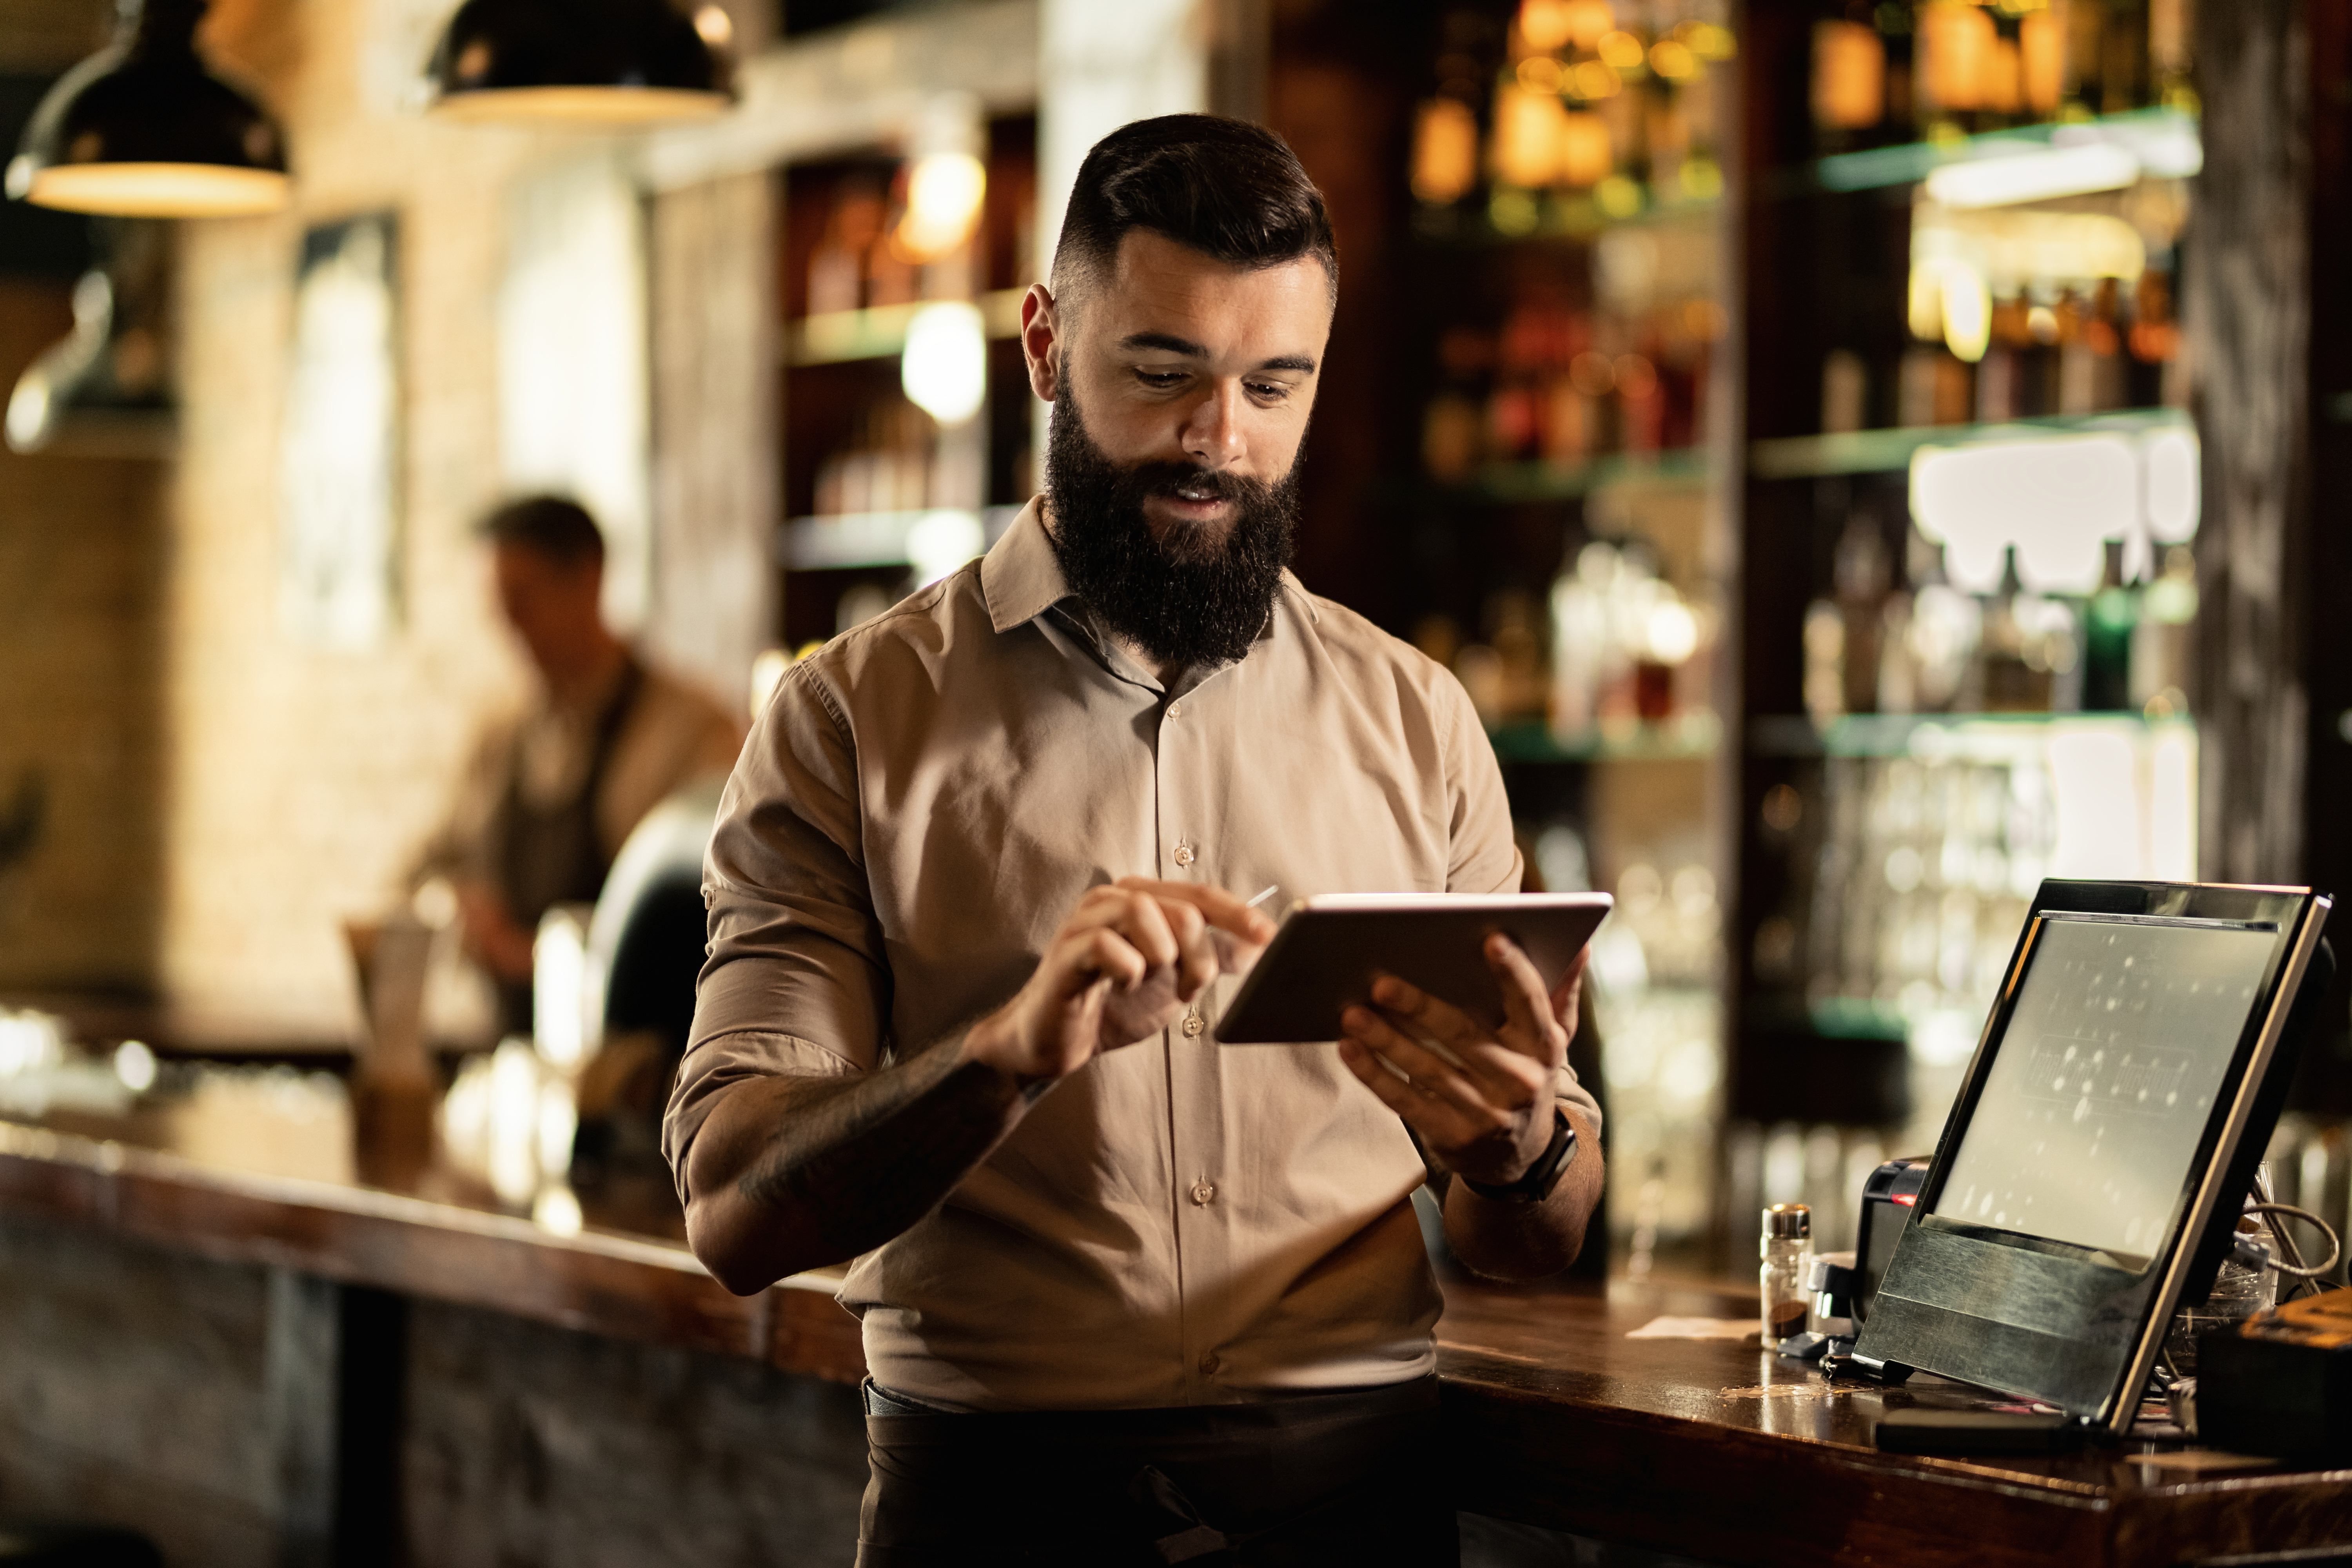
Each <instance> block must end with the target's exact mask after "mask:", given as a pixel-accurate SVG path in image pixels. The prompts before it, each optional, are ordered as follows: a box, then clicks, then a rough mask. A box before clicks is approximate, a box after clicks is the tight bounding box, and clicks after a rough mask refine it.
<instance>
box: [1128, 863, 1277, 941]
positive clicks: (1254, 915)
mask: <svg viewBox="0 0 2352 1568" xmlns="http://www.w3.org/2000/svg"><path fill="white" fill-rule="evenodd" d="M1118 886H1119V887H1122V888H1129V889H1134V890H1135V891H1137V892H1142V893H1150V895H1151V896H1152V897H1154V898H1157V899H1167V900H1171V901H1173V902H1177V903H1185V904H1190V905H1192V907H1193V908H1194V909H1196V910H1200V911H1201V917H1202V919H1203V920H1205V921H1208V922H1209V923H1210V924H1211V925H1213V926H1215V927H1217V928H1219V929H1220V930H1222V931H1231V932H1232V933H1233V934H1234V935H1235V936H1237V937H1240V938H1241V939H1242V940H1243V941H1244V942H1271V941H1273V940H1274V932H1275V924H1274V921H1272V920H1270V919H1268V918H1267V917H1266V916H1265V913H1263V912H1262V911H1260V910H1254V909H1252V908H1250V907H1249V905H1248V904H1247V903H1246V902H1245V901H1244V900H1241V899H1238V898H1235V897H1234V895H1233V894H1231V893H1228V892H1226V891H1225V890H1224V889H1223V888H1208V887H1202V886H1200V885H1199V884H1197V883H1192V882H1169V881H1162V880H1161V879H1159V878H1156V877H1121V878H1120V879H1118Z"/></svg>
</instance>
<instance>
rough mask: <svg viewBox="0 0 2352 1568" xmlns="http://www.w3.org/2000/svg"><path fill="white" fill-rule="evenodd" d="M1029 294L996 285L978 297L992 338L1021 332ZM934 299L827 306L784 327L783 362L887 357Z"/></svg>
mask: <svg viewBox="0 0 2352 1568" xmlns="http://www.w3.org/2000/svg"><path fill="white" fill-rule="evenodd" d="M1028 293H1029V290H1027V289H992V290H991V291H990V292H988V293H985V294H982V296H981V297H980V298H979V299H978V300H975V301H973V303H975V304H977V305H978V306H979V307H980V314H981V319H982V321H983V322H985V323H986V329H987V332H988V335H989V336H990V337H992V338H1017V337H1019V336H1020V335H1021V301H1022V300H1024V299H1025V298H1027V296H1028ZM934 302H935V301H932V300H917V301H914V302H913V303H910V304H905V305H876V306H873V307H871V308H870V309H867V310H827V311H824V312H822V313H821V314H818V315H813V316H803V317H801V318H800V319H799V320H798V321H789V322H787V323H785V326H784V363H786V364H787V365H790V366H792V367H793V368H794V369H798V368H800V367H802V366H804V365H814V364H845V363H851V362H853V361H856V360H873V359H888V358H890V357H891V356H892V355H894V354H897V353H901V352H902V351H904V350H905V348H906V346H907V324H908V322H909V321H913V320H914V319H915V312H916V311H918V310H921V309H922V308H923V307H924V306H925V305H928V304H931V303H934Z"/></svg>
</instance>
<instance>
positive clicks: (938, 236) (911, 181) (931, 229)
mask: <svg viewBox="0 0 2352 1568" xmlns="http://www.w3.org/2000/svg"><path fill="white" fill-rule="evenodd" d="M987 194H988V170H987V169H986V168H985V167H983V166H982V163H981V161H980V160H979V159H977V158H975V157H973V156H972V155H971V153H926V154H925V155H924V156H922V157H920V158H918V159H916V160H915V161H914V163H913V164H912V165H911V166H910V167H909V168H908V171H907V216H905V218H903V219H902V220H900V222H899V225H898V235H897V240H898V248H899V249H900V250H901V251H903V252H904V253H905V254H906V255H907V257H908V259H910V260H914V261H936V260H938V259H939V258H940V257H943V256H947V255H950V254H951V253H953V252H954V251H956V250H957V249H959V248H961V247H962V245H963V243H964V241H966V240H968V239H970V238H971V232H972V230H973V228H974V227H976V226H978V225H979V223H980V205H981V202H982V198H983V197H985V196H986V195H987Z"/></svg>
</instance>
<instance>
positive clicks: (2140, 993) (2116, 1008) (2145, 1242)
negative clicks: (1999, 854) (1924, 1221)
mask: <svg viewBox="0 0 2352 1568" xmlns="http://www.w3.org/2000/svg"><path fill="white" fill-rule="evenodd" d="M2277 944H2278V937H2277V933H2276V932H2274V931H2268V930H2261V929H2249V928H2247V927H2244V926H2240V925H2234V924H2227V923H2222V922H2219V921H2165V922H2157V921H2102V920H2084V919H2077V918H2068V917H2065V916H2052V917H2049V918H2048V919H2046V920H2045V921H2044V922H2043V924H2042V931H2041V934H2040V936H2039V938H2038V939H2037V940H2036V942H2035V945H2034V950H2033V952H2032V957H2031V959H2030V961H2029V963H2028V967H2027V969H2026V973H2025V975H2024V978H2023V980H2022V981H2021V983H2020V985H2019V989H2018V994H2017V1004H2016V1006H2015V1008H2014V1009H2013V1010H2012V1011H2011V1015H2010V1017H2009V1023H2008V1026H2007V1028H2006V1029H2005V1030H2004V1031H2003V1032H2002V1035H2001V1037H2000V1040H1999V1041H1998V1042H1997V1044H1996V1049H1997V1052H1998V1054H1997V1055H1996V1057H1995V1058H1994V1059H1993V1062H1992V1066H1991V1068H1990V1070H1989V1071H1988V1072H1987V1074H1986V1077H1985V1080H1984V1089H1983V1091H1982V1093H1981V1094H1980V1095H1979V1098H1978V1100H1977V1103H1976V1105H1975V1107H1974V1108H1973V1110H1972V1111H1971V1113H1970V1115H1969V1120H1968V1123H1967V1125H1966V1126H1965V1127H1964V1128H1963V1129H1962V1131H1961V1133H1960V1139H1959V1143H1958V1148H1957V1149H1955V1151H1954V1152H1953V1155H1952V1159H1951V1163H1950V1168H1949V1173H1948V1175H1947V1176H1946V1178H1945V1180H1944V1182H1943V1184H1942V1188H1941V1191H1940V1193H1939V1194H1938V1195H1937V1200H1936V1205H1935V1207H1936V1211H1937V1213H1939V1214H1942V1215H1946V1216H1947V1217H1948V1218H1951V1219H1956V1220H1962V1221H1966V1222H1968V1223H1969V1224H1971V1225H1979V1226H1992V1227H1994V1228H1996V1229H2000V1230H2010V1231H2016V1232H2019V1233H2021V1234H2023V1235H2027V1236H2034V1237H2043V1238H2046V1239H2048V1240H2051V1241H2061V1242H2070V1243H2073V1244H2074V1245H2075V1246H2078V1247H2094V1248H2096V1249H2098V1250H2100V1251H2103V1252H2106V1253H2109V1254H2111V1255H2113V1256H2114V1257H2115V1258H2116V1260H2117V1261H2118V1262H2120V1263H2123V1264H2124V1265H2125V1266H2126V1267H2127V1268H2135V1269H2137V1268H2142V1267H2145V1265H2146V1263H2147V1259H2148V1258H2149V1257H2150V1256H2151V1255H2152V1254H2154V1253H2155V1252H2156V1251H2157V1250H2158V1248H2159V1247H2161V1246H2162V1245H2163V1243H2164V1238H2165V1235H2166V1232H2167V1230H2168V1227H2169V1226H2170V1225H2171V1222H2172V1216H2173V1213H2174V1210H2175V1207H2176V1205H2177V1204H2178V1202H2179V1197H2180V1194H2181V1189H2182V1188H2183V1187H2184V1186H2185V1185H2186V1184H2187V1183H2188V1180H2189V1164H2190V1162H2191V1161H2192V1160H2194V1159H2195V1158H2196V1154H2197V1148H2198V1145H2199V1143H2200V1142H2201V1141H2202V1139H2203V1136H2204V1132H2205V1128H2206V1124H2207V1122H2208V1121H2209V1120H2210V1116H2211V1112H2212V1109H2213V1098H2214V1096H2215V1094H2216V1093H2218V1092H2219V1090H2220V1089H2221V1081H2222V1079H2223V1076H2224V1075H2225V1074H2226V1073H2227V1071H2228V1069H2229V1065H2230V1059H2231V1056H2232V1055H2233V1054H2234V1053H2235V1051H2236V1050H2237V1047H2238V1042H2239V1038H2240V1037H2241V1035H2242V1031H2243V1030H2244V1027H2245V1023H2246V1016H2247V1014H2248V1013H2249V1012H2250V1011H2251V1010H2252V1006H2253V1004H2254V998H2255V997H2256V995H2257V994H2260V992H2261V989H2262V982H2263V973H2264V971H2265V970H2266V969H2267V968H2268V967H2269V964H2270V962H2271V959H2272V956H2273V953H2274V952H2276V949H2277Z"/></svg>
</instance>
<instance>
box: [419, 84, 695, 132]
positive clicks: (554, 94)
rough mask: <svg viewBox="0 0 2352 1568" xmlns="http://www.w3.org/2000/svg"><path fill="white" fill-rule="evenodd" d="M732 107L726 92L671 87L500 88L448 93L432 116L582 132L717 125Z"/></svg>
mask: <svg viewBox="0 0 2352 1568" xmlns="http://www.w3.org/2000/svg"><path fill="white" fill-rule="evenodd" d="M730 107H732V102H731V100H730V99H729V98H728V96H727V95H726V94H725V93H723V92H693V91H688V90H687V89H683V88H672V87H501V88H483V89H473V90H470V91H466V92H452V93H446V94H444V95H443V96H442V97H441V98H439V99H438V100H435V102H434V105H433V112H434V113H435V114H436V115H438V116H440V117H441V118H442V119H444V120H457V121H465V122H467V123H468V124H483V125H495V124H523V125H541V126H572V127H576V128H579V129H582V130H598V129H604V128H607V127H615V128H625V127H630V126H640V125H659V124H663V123H666V122H667V121H687V120H715V119H717V118H718V117H719V115H722V114H724V113H726V112H727V110H729V109H730Z"/></svg>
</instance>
